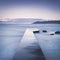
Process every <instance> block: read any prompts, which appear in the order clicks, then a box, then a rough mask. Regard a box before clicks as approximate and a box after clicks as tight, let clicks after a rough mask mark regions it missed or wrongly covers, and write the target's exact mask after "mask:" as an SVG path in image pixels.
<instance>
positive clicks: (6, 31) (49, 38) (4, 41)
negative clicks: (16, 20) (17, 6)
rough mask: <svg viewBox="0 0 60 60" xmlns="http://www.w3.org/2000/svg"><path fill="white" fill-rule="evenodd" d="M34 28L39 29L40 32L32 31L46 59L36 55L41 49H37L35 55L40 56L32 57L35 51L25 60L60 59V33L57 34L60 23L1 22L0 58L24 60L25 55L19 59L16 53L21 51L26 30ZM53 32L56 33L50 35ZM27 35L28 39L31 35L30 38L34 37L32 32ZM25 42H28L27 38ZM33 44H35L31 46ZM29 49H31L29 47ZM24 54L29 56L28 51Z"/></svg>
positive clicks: (2, 59) (59, 29) (4, 59)
mask: <svg viewBox="0 0 60 60" xmlns="http://www.w3.org/2000/svg"><path fill="white" fill-rule="evenodd" d="M32 28H37V29H38V30H39V33H33V32H32V33H33V34H34V36H35V38H36V39H35V40H36V41H37V44H38V45H39V47H40V49H41V51H42V53H43V55H44V57H43V58H44V59H39V57H42V56H40V55H39V54H38V55H36V54H37V53H39V50H37V51H35V52H36V54H35V56H39V57H37V58H35V59H30V57H31V56H32V58H33V57H34V56H33V55H32V54H33V53H31V55H28V57H29V58H28V59H27V58H26V57H25V58H26V59H23V60H60V34H55V32H56V31H60V24H0V60H22V58H24V57H21V58H20V59H19V57H16V55H17V54H16V53H17V52H18V50H19V51H20V48H19V44H20V43H21V40H24V39H22V38H23V37H24V34H25V32H26V30H27V29H32ZM43 30H46V31H47V32H43ZM51 33H54V35H50V34H51ZM26 35H27V36H26V39H28V38H29V36H30V35H31V37H30V39H31V38H34V37H33V35H32V34H30V35H29V36H28V33H27V34H26ZM32 40H33V39H32ZM32 40H31V41H32ZM25 43H26V44H27V40H26V42H25ZM28 43H30V41H28ZM32 46H33V44H32V45H31V47H32ZM21 47H22V46H21ZM33 48H34V46H33ZM33 48H31V49H33ZM17 49H18V50H17ZM35 50H36V49H35ZM24 51H25V50H24ZM28 51H31V50H30V49H28ZM18 53H19V52H18ZM23 54H24V56H25V55H26V56H27V54H28V53H27V54H26V53H22V54H20V55H23ZM29 54H30V53H29ZM18 55H19V54H18ZM18 55H17V56H18ZM20 55H19V56H20ZM15 57H16V58H15Z"/></svg>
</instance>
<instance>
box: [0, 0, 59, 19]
mask: <svg viewBox="0 0 60 60" xmlns="http://www.w3.org/2000/svg"><path fill="white" fill-rule="evenodd" d="M5 18H9V19H15V18H40V19H45V20H60V0H0V19H5Z"/></svg>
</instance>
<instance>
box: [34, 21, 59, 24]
mask: <svg viewBox="0 0 60 60" xmlns="http://www.w3.org/2000/svg"><path fill="white" fill-rule="evenodd" d="M33 24H60V20H58V21H56V20H54V21H52V20H51V21H36V22H33Z"/></svg>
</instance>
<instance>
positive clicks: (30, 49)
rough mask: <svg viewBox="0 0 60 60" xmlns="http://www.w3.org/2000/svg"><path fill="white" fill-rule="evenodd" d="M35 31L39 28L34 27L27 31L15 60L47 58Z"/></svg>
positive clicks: (43, 59)
mask: <svg viewBox="0 0 60 60" xmlns="http://www.w3.org/2000/svg"><path fill="white" fill-rule="evenodd" d="M33 31H39V30H38V29H35V28H34V29H27V30H26V31H25V33H24V35H23V37H22V39H21V42H20V44H19V47H18V49H17V52H16V54H15V56H14V59H13V60H45V57H44V54H43V52H42V50H41V48H40V46H39V44H38V41H37V39H36V37H35V35H34V33H33Z"/></svg>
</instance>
